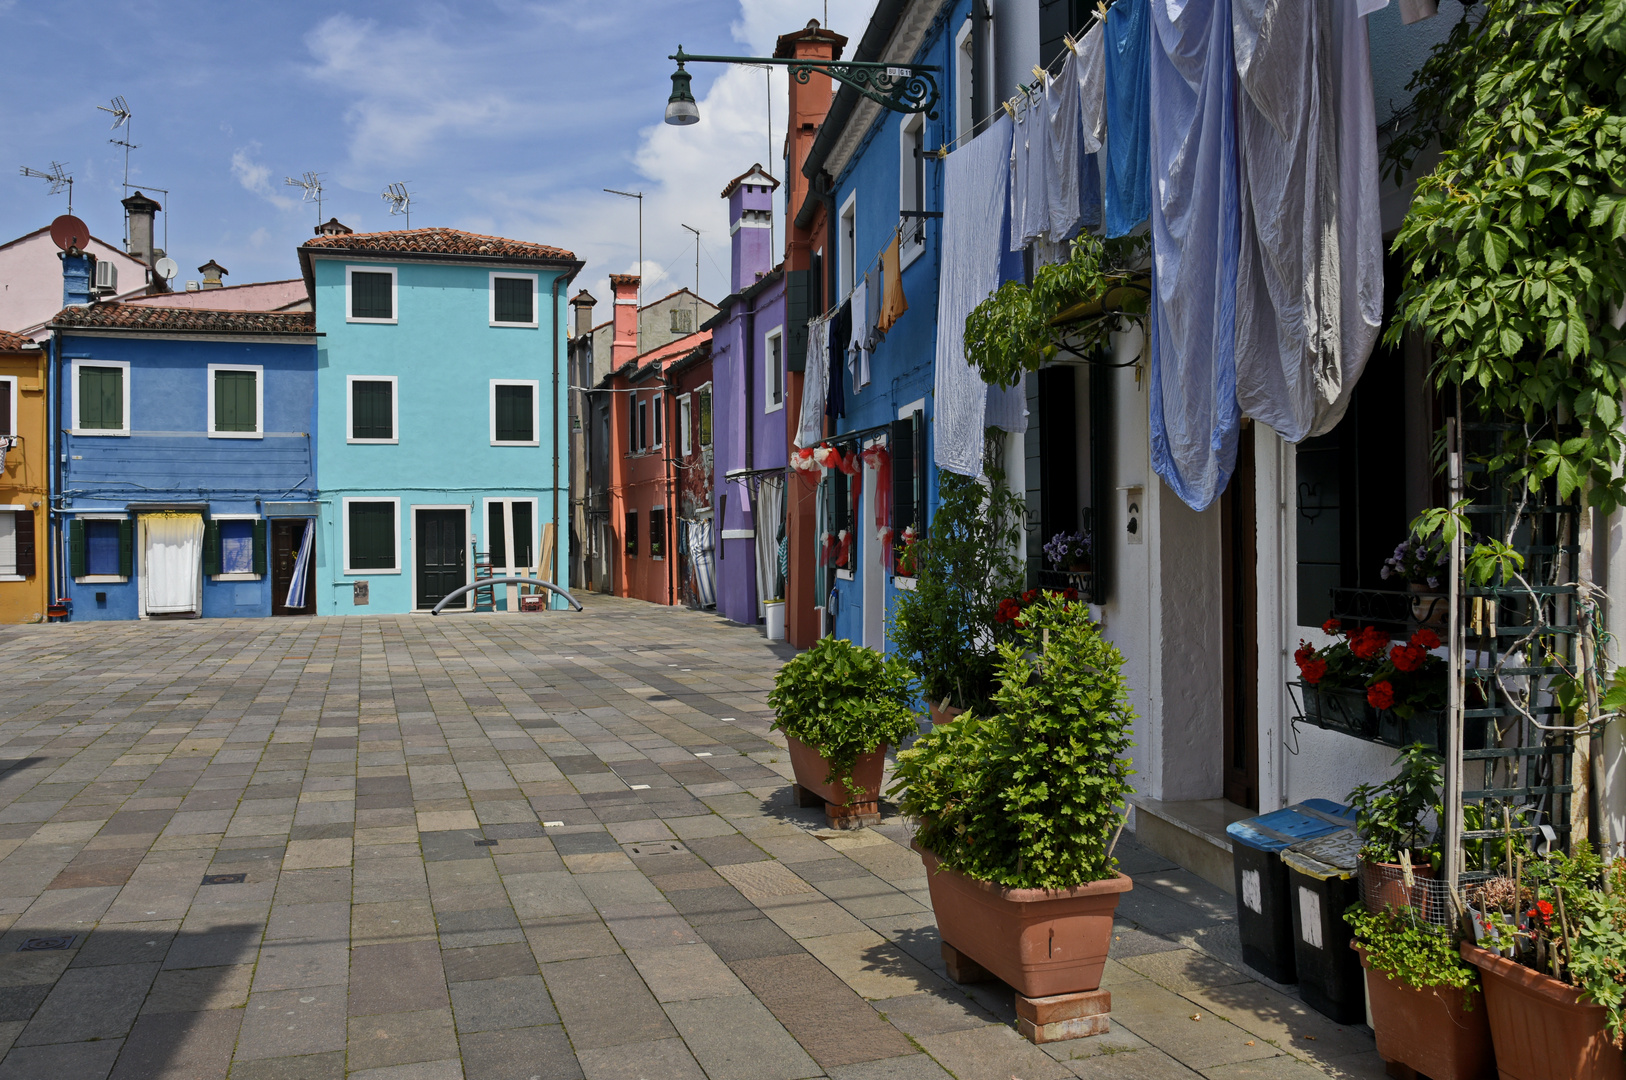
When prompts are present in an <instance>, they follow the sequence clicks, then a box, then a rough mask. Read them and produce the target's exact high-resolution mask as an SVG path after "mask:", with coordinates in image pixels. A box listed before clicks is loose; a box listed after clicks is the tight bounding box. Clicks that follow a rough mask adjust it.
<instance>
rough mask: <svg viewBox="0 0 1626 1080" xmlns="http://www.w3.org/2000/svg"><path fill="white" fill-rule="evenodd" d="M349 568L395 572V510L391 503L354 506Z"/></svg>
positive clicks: (351, 514) (351, 511)
mask: <svg viewBox="0 0 1626 1080" xmlns="http://www.w3.org/2000/svg"><path fill="white" fill-rule="evenodd" d="M349 528H350V568H351V569H352V570H394V569H395V507H394V505H393V504H392V503H385V502H361V503H351V504H350V512H349Z"/></svg>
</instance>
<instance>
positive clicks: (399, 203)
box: [382, 183, 412, 229]
mask: <svg viewBox="0 0 1626 1080" xmlns="http://www.w3.org/2000/svg"><path fill="white" fill-rule="evenodd" d="M382 197H383V199H384V201H385V202H387V203H389V204H390V217H394V216H395V215H396V214H405V215H406V225H407V228H409V229H410V228H412V192H410V191H408V190H407V186H406V184H404V183H403V184H391V185H390V186H389V187H387V188H385V189H384V194H383V196H382Z"/></svg>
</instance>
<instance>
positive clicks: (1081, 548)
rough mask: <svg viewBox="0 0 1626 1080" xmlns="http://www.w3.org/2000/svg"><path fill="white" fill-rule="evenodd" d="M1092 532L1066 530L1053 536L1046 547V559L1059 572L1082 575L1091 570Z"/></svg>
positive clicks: (1086, 530)
mask: <svg viewBox="0 0 1626 1080" xmlns="http://www.w3.org/2000/svg"><path fill="white" fill-rule="evenodd" d="M1090 547H1091V545H1090V531H1089V530H1088V529H1080V530H1078V531H1077V532H1071V533H1070V532H1067V531H1066V530H1065V529H1064V530H1062V531H1061V532H1059V533H1057V534H1056V535H1055V536H1052V537H1051V538H1050V539H1049V540H1048V541H1046V543H1045V545H1044V557H1045V559H1046V561H1048V562H1049V563H1050V565H1051V566H1052V567H1054V568H1055V569H1057V570H1066V571H1068V572H1070V573H1081V572H1085V571H1088V570H1089V568H1090Z"/></svg>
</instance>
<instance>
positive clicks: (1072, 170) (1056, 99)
mask: <svg viewBox="0 0 1626 1080" xmlns="http://www.w3.org/2000/svg"><path fill="white" fill-rule="evenodd" d="M1066 55H1067V59H1066V61H1065V62H1064V63H1063V64H1062V66H1061V74H1060V75H1058V76H1056V77H1055V78H1054V79H1052V78H1049V77H1046V79H1045V88H1044V111H1045V123H1046V128H1047V131H1046V139H1045V141H1044V146H1045V151H1046V153H1045V158H1044V166H1045V173H1046V176H1045V184H1044V187H1045V202H1046V221H1045V228H1046V231H1047V232H1048V233H1049V234H1050V239H1051V240H1054V241H1057V242H1058V243H1059V242H1060V241H1062V240H1066V239H1067V238H1068V237H1070V236H1072V235H1073V234H1074V233H1076V232H1077V231H1078V217H1079V199H1078V179H1079V176H1078V174H1079V168H1078V153H1079V95H1078V82H1079V76H1078V65H1079V58H1078V54H1077V53H1075V52H1073V50H1071V49H1068V50H1067V54H1066Z"/></svg>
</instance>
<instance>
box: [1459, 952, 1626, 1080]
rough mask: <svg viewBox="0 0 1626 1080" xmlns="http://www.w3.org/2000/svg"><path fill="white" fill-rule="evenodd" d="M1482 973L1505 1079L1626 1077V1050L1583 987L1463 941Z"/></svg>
mask: <svg viewBox="0 0 1626 1080" xmlns="http://www.w3.org/2000/svg"><path fill="white" fill-rule="evenodd" d="M1461 948H1462V958H1463V959H1464V960H1466V961H1468V962H1469V963H1470V964H1472V965H1474V967H1476V968H1478V969H1479V971H1480V974H1481V975H1482V976H1483V977H1484V978H1483V981H1484V984H1485V1012H1486V1015H1487V1017H1488V1018H1489V1020H1490V1028H1491V1041H1492V1042H1493V1043H1494V1044H1495V1046H1496V1068H1497V1070H1498V1072H1499V1073H1500V1075H1501V1077H1502V1080H1626V1054H1623V1053H1622V1052H1621V1051H1620V1050H1619V1049H1617V1048H1616V1047H1615V1045H1614V1044H1613V1043H1612V1042H1610V1041H1609V1035H1608V1032H1607V1031H1606V1030H1605V1027H1604V1023H1605V1018H1606V1013H1605V1010H1604V1007H1603V1006H1602V1005H1591V1004H1584V1003H1583V1002H1582V1001H1581V994H1582V991H1581V989H1580V988H1579V987H1576V986H1570V985H1569V984H1568V983H1561V982H1559V981H1558V980H1557V979H1554V978H1552V977H1550V976H1547V975H1543V974H1541V972H1539V971H1532V970H1531V969H1530V968H1527V967H1525V966H1524V965H1523V964H1516V963H1514V962H1513V961H1512V960H1508V959H1506V958H1504V957H1502V956H1498V955H1497V954H1496V953H1493V952H1489V951H1487V950H1485V949H1481V948H1478V947H1476V946H1473V945H1469V944H1468V943H1467V942H1463V943H1462V946H1461Z"/></svg>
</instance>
